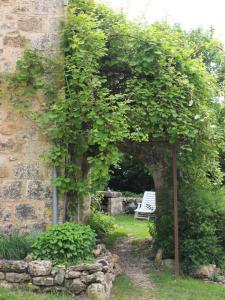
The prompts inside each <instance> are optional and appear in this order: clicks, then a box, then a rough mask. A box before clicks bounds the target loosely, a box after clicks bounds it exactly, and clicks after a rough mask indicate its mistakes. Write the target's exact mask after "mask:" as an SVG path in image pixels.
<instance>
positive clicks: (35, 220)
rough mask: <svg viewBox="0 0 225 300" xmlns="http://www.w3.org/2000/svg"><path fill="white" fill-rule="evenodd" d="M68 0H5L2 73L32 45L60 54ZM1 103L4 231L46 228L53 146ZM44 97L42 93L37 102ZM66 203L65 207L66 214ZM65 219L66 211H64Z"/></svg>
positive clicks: (0, 23) (0, 26)
mask: <svg viewBox="0 0 225 300" xmlns="http://www.w3.org/2000/svg"><path fill="white" fill-rule="evenodd" d="M63 8H64V0H51V1H46V0H0V10H1V18H0V75H1V76H4V74H5V73H8V72H12V71H14V70H15V66H16V61H17V59H18V58H19V57H20V56H22V54H23V52H24V49H25V48H26V47H27V48H29V47H31V48H35V49H39V50H42V51H45V52H46V53H48V55H54V54H55V53H56V52H57V53H58V46H59V25H60V20H61V18H62V17H63V15H64V9H63ZM8 96H9V95H8V93H7V91H4V90H3V95H2V96H1V103H0V105H1V108H0V230H1V231H9V230H12V229H14V228H23V229H26V230H28V231H31V230H36V229H42V228H44V227H45V226H46V225H47V224H49V223H51V220H52V187H51V174H52V170H51V169H49V167H48V166H47V165H46V164H45V163H44V162H43V161H42V160H41V159H40V155H41V154H43V153H44V152H46V151H47V150H48V149H49V147H51V145H49V144H48V143H47V142H46V140H45V139H44V138H43V136H42V135H41V133H40V132H39V131H38V129H37V127H36V126H35V124H33V123H32V122H31V121H30V120H29V119H26V118H24V117H22V116H21V115H19V114H18V113H16V112H15V111H14V110H13V108H12V107H9V106H8V100H9V99H8ZM41 101H43V99H42V97H41V96H40V97H37V99H36V100H35V101H34V105H35V106H38V103H40V102H41ZM62 207H63V204H62V203H61V208H60V212H62V215H63V209H62ZM61 219H62V216H61Z"/></svg>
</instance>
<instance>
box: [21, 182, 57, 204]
mask: <svg viewBox="0 0 225 300" xmlns="http://www.w3.org/2000/svg"><path fill="white" fill-rule="evenodd" d="M51 195H52V193H51V190H50V185H49V183H48V182H46V181H40V180H31V181H29V182H28V187H27V198H29V199H36V200H45V199H49V198H51Z"/></svg>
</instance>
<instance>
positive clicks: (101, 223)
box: [88, 211, 115, 239]
mask: <svg viewBox="0 0 225 300" xmlns="http://www.w3.org/2000/svg"><path fill="white" fill-rule="evenodd" d="M88 224H89V225H90V227H91V228H92V229H93V230H94V231H95V232H96V234H97V236H98V238H100V239H103V238H105V237H107V236H108V235H109V234H110V233H112V232H113V231H114V230H115V219H114V218H113V217H112V216H110V215H107V214H105V213H103V212H100V211H92V212H91V214H90V216H89V219H88Z"/></svg>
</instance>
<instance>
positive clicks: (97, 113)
mask: <svg viewBox="0 0 225 300" xmlns="http://www.w3.org/2000/svg"><path fill="white" fill-rule="evenodd" d="M203 35H204V34H203V33H201V32H200V31H199V32H193V33H192V34H188V33H187V32H184V31H183V30H182V29H181V28H180V27H179V26H177V25H175V26H170V25H168V24H167V23H162V24H158V23H157V24H154V25H152V26H147V27H145V26H139V25H137V24H135V23H133V22H128V21H127V20H126V19H125V17H124V16H123V15H121V14H117V13H115V12H113V11H112V10H110V9H109V8H107V7H105V6H104V5H101V4H96V3H95V2H94V1H92V0H70V3H69V8H68V14H67V18H66V20H65V22H64V25H63V28H62V57H59V56H58V57H54V58H53V57H47V56H46V55H44V54H43V53H42V52H39V51H36V50H30V49H28V50H26V51H25V54H24V56H23V57H22V58H21V59H20V60H19V61H18V63H17V70H16V72H15V73H14V74H11V75H10V76H9V77H8V78H7V85H8V91H9V102H10V103H11V105H12V107H14V108H15V109H17V111H18V112H19V113H23V114H26V116H28V117H29V118H31V119H32V120H34V121H35V122H36V123H37V124H38V126H39V127H40V128H41V129H42V130H43V133H44V134H45V135H46V136H47V138H48V140H49V141H50V142H51V144H52V148H51V151H50V152H49V153H46V154H45V159H46V160H47V161H49V163H51V165H52V166H54V167H56V168H57V170H58V176H57V179H56V182H55V184H56V186H57V187H58V189H59V191H60V192H61V193H66V194H67V195H68V208H69V209H68V212H69V217H71V218H75V215H76V212H77V208H78V207H79V206H80V207H81V206H83V210H84V211H85V210H86V214H87V212H88V208H89V207H90V205H89V204H90V203H89V202H88V200H87V199H88V194H89V192H90V191H92V190H94V189H96V188H99V187H100V186H101V183H102V184H103V183H104V182H106V181H107V179H108V176H109V175H108V170H109V167H110V166H111V165H113V164H116V163H117V161H118V158H119V155H120V154H119V151H118V144H119V143H120V145H119V146H121V143H123V146H124V145H125V148H126V146H127V145H128V147H129V145H130V144H129V143H132V145H134V144H135V147H136V148H135V149H137V150H136V154H142V153H144V155H143V154H142V158H143V161H144V162H145V163H146V164H147V165H148V166H150V165H151V167H152V166H153V167H154V164H155V166H157V165H158V163H159V161H157V159H158V160H159V159H160V158H161V157H162V155H161V156H160V151H162V148H157V147H155V148H154V149H153V150H154V151H153V150H152V148H151V142H152V141H161V140H163V141H166V143H168V144H171V143H179V142H180V141H182V142H184V143H185V144H183V145H182V147H181V151H180V154H182V157H183V158H181V159H180V164H182V166H183V169H185V170H186V171H187V170H190V173H192V174H193V173H194V172H195V173H196V174H197V173H198V176H199V174H200V172H199V169H201V171H202V174H203V175H202V177H204V178H206V177H207V176H208V173H209V172H210V173H211V174H215V176H214V177H216V178H215V180H214V181H215V182H220V181H221V178H222V176H221V172H220V170H219V166H218V153H219V152H218V149H219V146H220V145H221V144H222V141H221V140H222V139H221V132H220V128H219V127H218V124H217V120H216V113H215V109H214V104H215V99H216V97H217V96H218V94H220V93H221V92H222V90H221V87H223V82H221V78H223V74H224V73H223V72H224V70H225V68H222V67H221V59H222V57H223V52H221V54H220V55H219V57H216V61H215V62H214V61H213V60H212V58H210V59H211V60H210V61H209V57H211V56H212V55H211V53H217V52H215V51H214V50H215V49H216V47H217V46H218V45H219V44H218V43H216V42H215V43H212V42H211V41H212V37H208V36H207V35H206V36H205V37H203ZM198 36H200V37H202V40H201V39H200V40H201V43H202V46H201V47H200V48H199V45H198V44H197V43H196V38H197V37H198ZM207 39H208V40H207ZM203 46H204V47H203ZM210 47H211V48H210ZM209 49H210V55H208V54H209V53H208V51H209ZM211 50H212V51H211ZM212 57H214V56H212ZM211 62H212V64H211ZM223 62H224V61H223ZM219 64H220V67H219V69H218V70H217V69H216V66H217V65H219ZM211 65H212V66H213V70H211V68H210V66H211ZM224 65H225V64H222V66H224ZM217 71H218V72H217ZM43 99H44V100H43ZM38 100H40V101H38ZM150 148H151V152H150V151H149V149H150ZM143 149H144V150H143ZM194 152H195V153H196V155H195V154H193V153H194ZM149 153H151V154H150V155H149ZM201 153H205V155H202V154H201ZM150 156H151V157H150ZM196 157H197V158H196ZM195 158H196V160H195ZM196 162H197V164H198V165H199V166H201V168H198V169H197V168H196ZM160 163H161V161H160ZM200 176H201V175H200ZM211 177H212V176H211ZM208 178H209V176H208ZM209 180H211V178H210V179H209ZM85 203H87V205H86V204H85ZM81 219H82V218H81ZM82 220H85V216H84V218H83V219H82Z"/></svg>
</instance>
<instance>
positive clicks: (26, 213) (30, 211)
mask: <svg viewBox="0 0 225 300" xmlns="http://www.w3.org/2000/svg"><path fill="white" fill-rule="evenodd" d="M16 217H17V219H20V220H28V219H31V220H34V219H37V216H36V214H35V209H34V207H33V206H30V205H28V204H20V205H18V206H16Z"/></svg>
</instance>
